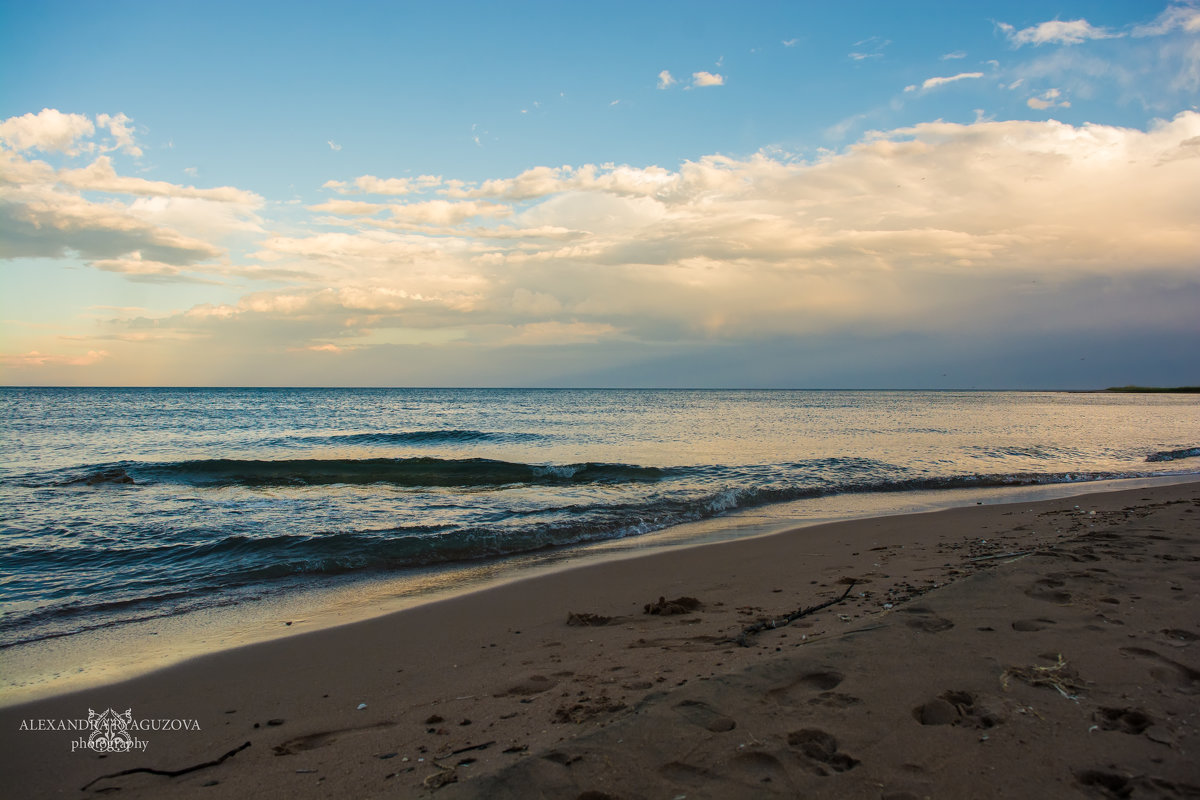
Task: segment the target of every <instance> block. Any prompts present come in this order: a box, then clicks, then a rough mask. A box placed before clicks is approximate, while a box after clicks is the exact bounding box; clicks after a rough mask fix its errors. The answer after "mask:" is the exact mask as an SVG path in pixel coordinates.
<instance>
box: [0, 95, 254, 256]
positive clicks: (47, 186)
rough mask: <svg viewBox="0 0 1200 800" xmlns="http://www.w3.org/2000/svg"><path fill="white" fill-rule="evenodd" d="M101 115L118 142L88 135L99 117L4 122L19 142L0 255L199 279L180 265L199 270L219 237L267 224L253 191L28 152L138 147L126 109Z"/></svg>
mask: <svg viewBox="0 0 1200 800" xmlns="http://www.w3.org/2000/svg"><path fill="white" fill-rule="evenodd" d="M97 121H98V122H99V124H100V128H101V130H103V131H107V132H108V133H109V134H110V135H111V136H112V142H113V143H112V144H105V145H100V144H97V143H96V142H94V141H88V140H87V139H88V138H89V137H91V136H92V135H93V134H94V133H96V126H95V125H93V124H92V123H91V122H90V121H89V120H88V119H87V118H86V117H83V116H81V115H76V114H63V113H61V112H59V111H57V110H54V109H47V110H43V111H42V112H41V113H39V114H37V115H32V114H26V115H25V116H23V117H14V118H12V119H9V120H5V121H4V122H3V123H0V130H2V131H3V132H4V136H5V141H7V142H8V143H10V144H11V145H12V146H13V147H14V148H15V149H4V148H0V258H18V257H26V258H38V257H47V258H63V257H78V258H82V259H85V260H87V261H90V262H92V263H93V265H95V266H98V268H100V269H104V270H108V271H117V272H122V273H125V274H128V275H131V276H139V278H141V279H145V278H148V277H149V276H157V277H158V278H167V277H172V278H175V279H179V280H196V279H195V278H194V277H191V276H185V275H183V273H182V268H187V269H188V270H189V271H191V270H195V269H198V267H196V265H198V264H202V263H203V262H206V261H211V260H213V259H216V258H220V257H221V256H223V255H224V253H225V251H224V249H223V248H222V247H220V246H218V245H217V244H214V242H217V241H221V240H222V239H224V238H226V237H229V236H233V235H239V234H246V233H256V232H258V231H260V230H261V229H260V227H259V222H260V220H259V218H258V216H257V210H258V209H259V208H261V207H262V205H263V200H262V198H261V197H259V196H258V195H256V194H254V193H253V192H247V191H244V190H241V189H236V188H234V187H230V186H221V187H215V188H197V187H194V186H182V185H178V184H173V183H169V182H166V181H152V180H146V179H144V178H134V177H128V176H123V175H120V174H118V173H117V171H116V168H115V167H114V166H113V163H112V159H111V158H110V157H109V156H108V155H101V156H99V157H98V158H96V159H95V160H94V161H93V162H92V163H90V164H88V165H87V166H85V167H80V168H76V169H70V168H60V169H55V168H54V167H53V166H51V165H50V164H48V163H46V162H44V161H40V160H34V159H31V158H28V157H26V156H25V155H24V154H23V153H22V152H20V151H24V150H29V149H34V148H36V149H38V150H41V151H43V152H45V153H48V154H54V153H62V154H63V155H66V156H68V157H72V156H77V155H79V154H81V153H85V152H96V151H97V150H101V151H112V150H116V149H121V150H124V151H125V152H127V153H129V154H130V155H133V156H135V157H136V156H137V155H140V153H141V150H140V148H139V147H138V146H137V145H136V143H135V142H134V140H133V135H132V132H131V131H132V128H131V123H132V120H130V119H129V118H128V117H127V116H125V115H124V114H115V115H110V114H100V115H98V116H97ZM96 195H103V197H101V198H97V197H96Z"/></svg>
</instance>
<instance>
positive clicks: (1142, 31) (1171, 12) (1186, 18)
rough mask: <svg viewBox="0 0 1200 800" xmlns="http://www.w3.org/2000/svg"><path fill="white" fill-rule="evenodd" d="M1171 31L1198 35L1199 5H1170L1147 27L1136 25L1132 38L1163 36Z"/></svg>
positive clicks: (1199, 29) (1191, 3) (1184, 3)
mask: <svg viewBox="0 0 1200 800" xmlns="http://www.w3.org/2000/svg"><path fill="white" fill-rule="evenodd" d="M1172 31H1183V32H1184V33H1200V3H1196V2H1182V3H1179V2H1177V3H1172V4H1170V5H1169V6H1167V7H1166V9H1164V10H1163V11H1162V13H1160V14H1159V15H1158V17H1157V18H1155V20H1154V21H1153V22H1151V23H1149V24H1147V25H1138V26H1136V27H1134V29H1133V34H1132V35H1133V36H1136V37H1143V36H1163V35H1166V34H1168V33H1171V32H1172Z"/></svg>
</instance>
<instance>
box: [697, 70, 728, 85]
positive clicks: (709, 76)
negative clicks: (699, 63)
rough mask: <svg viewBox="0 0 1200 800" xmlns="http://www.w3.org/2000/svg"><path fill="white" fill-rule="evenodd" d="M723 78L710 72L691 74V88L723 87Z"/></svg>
mask: <svg viewBox="0 0 1200 800" xmlns="http://www.w3.org/2000/svg"><path fill="white" fill-rule="evenodd" d="M724 85H725V76H724V75H721V74H719V73H712V72H693V73H692V86H724Z"/></svg>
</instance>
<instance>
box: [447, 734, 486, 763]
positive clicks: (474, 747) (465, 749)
mask: <svg viewBox="0 0 1200 800" xmlns="http://www.w3.org/2000/svg"><path fill="white" fill-rule="evenodd" d="M495 743H496V740H495V739H493V740H492V741H490V742H484V743H483V744H473V745H470V746H469V747H460V748H458V749H457V750H451V751H450V752H449V753H446V755H444V756H438V758H439V759H442V758H449V757H450V756H456V755H458V754H459V753H469V752H470V751H472V750H487V749H488V748H489V747H491V746H492V745H494V744H495Z"/></svg>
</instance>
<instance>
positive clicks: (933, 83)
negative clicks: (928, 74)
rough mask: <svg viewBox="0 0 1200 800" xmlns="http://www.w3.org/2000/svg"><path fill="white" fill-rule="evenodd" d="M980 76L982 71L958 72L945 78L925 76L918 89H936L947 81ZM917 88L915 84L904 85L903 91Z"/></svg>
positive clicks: (913, 90) (912, 90)
mask: <svg viewBox="0 0 1200 800" xmlns="http://www.w3.org/2000/svg"><path fill="white" fill-rule="evenodd" d="M982 77H983V73H982V72H960V73H958V74H957V75H951V76H949V77H945V78H926V79H925V82H924V83H922V84H921V86H920V89H921V91H928V90H930V89H936V88H937V87H939V86H945V85H946V84H947V83H954V82H955V81H962V80H972V79H975V78H982ZM917 88H918V87H917V86H916V85H912V86H905V87H904V91H906V92H915V91H916V90H917Z"/></svg>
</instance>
